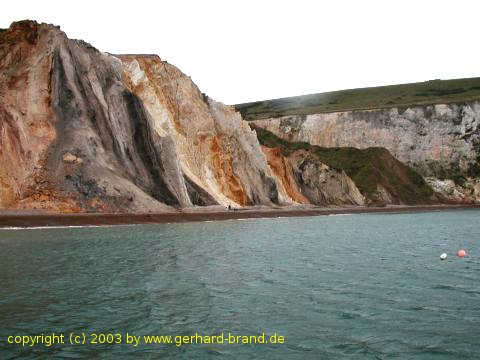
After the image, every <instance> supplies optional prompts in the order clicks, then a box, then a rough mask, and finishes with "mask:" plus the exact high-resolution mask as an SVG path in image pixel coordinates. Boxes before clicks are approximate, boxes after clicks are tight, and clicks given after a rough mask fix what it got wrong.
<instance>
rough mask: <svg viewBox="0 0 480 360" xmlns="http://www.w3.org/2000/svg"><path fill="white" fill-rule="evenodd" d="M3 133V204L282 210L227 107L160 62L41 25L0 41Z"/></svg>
mask: <svg viewBox="0 0 480 360" xmlns="http://www.w3.org/2000/svg"><path fill="white" fill-rule="evenodd" d="M0 136H1V138H0V140H1V146H0V163H1V164H2V166H1V167H0V184H1V187H0V207H1V208H10V209H34V208H37V209H48V210H55V211H163V210H167V209H168V208H169V207H172V206H173V207H178V208H181V207H189V206H192V205H195V204H198V205H210V204H223V205H226V204H231V205H234V206H243V205H247V204H252V205H253V204H264V205H271V204H272V203H278V202H279V194H278V192H277V187H276V181H275V179H274V178H273V177H272V176H271V174H270V169H269V168H268V165H267V161H266V158H265V156H264V155H263V153H262V151H261V149H260V145H259V143H258V141H257V138H256V135H255V133H254V132H253V131H252V130H251V129H250V128H249V126H248V125H247V124H246V123H245V122H244V121H243V120H242V119H241V116H240V115H239V114H238V113H235V111H234V110H233V109H232V108H229V107H226V106H224V105H222V104H220V103H216V102H214V101H212V100H211V99H208V98H207V97H206V96H204V95H203V94H202V93H201V92H200V91H199V90H198V88H197V87H196V86H195V85H194V84H193V82H192V81H191V80H190V78H189V77H187V76H185V75H184V74H183V73H181V72H180V71H179V70H178V69H177V68H175V67H174V66H172V65H170V64H167V63H166V62H164V61H161V60H160V58H159V57H157V56H145V55H138V56H137V55H123V56H114V55H111V54H107V53H101V52H99V51H98V50H96V49H95V48H93V47H92V46H91V45H89V44H87V43H85V42H83V41H77V40H70V39H68V38H67V37H66V35H65V34H64V33H63V32H62V31H60V29H59V28H57V27H54V26H51V25H47V24H38V23H36V22H33V21H22V22H18V23H14V24H12V26H11V27H10V28H9V29H8V30H6V31H3V32H1V33H0ZM280 197H281V195H280Z"/></svg>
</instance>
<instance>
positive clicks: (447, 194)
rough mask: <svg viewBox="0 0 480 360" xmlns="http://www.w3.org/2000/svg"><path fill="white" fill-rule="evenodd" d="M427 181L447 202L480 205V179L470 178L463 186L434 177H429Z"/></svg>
mask: <svg viewBox="0 0 480 360" xmlns="http://www.w3.org/2000/svg"><path fill="white" fill-rule="evenodd" d="M425 180H426V181H427V183H428V184H429V185H430V186H431V188H432V189H433V190H434V191H435V192H436V193H438V194H439V195H440V196H442V197H443V199H444V200H445V201H446V202H451V203H454V204H458V203H463V204H474V203H480V179H472V178H468V179H467V180H465V181H464V182H463V183H462V184H456V183H455V182H454V181H453V180H450V179H445V180H440V179H437V178H434V177H427V178H426V179H425Z"/></svg>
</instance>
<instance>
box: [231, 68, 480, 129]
mask: <svg viewBox="0 0 480 360" xmlns="http://www.w3.org/2000/svg"><path fill="white" fill-rule="evenodd" d="M473 100H480V77H479V78H468V79H455V80H430V81H425V82H420V83H412V84H401V85H389V86H378V87H370V88H363V89H350V90H339V91H332V92H325V93H319V94H310V95H302V96H294V97H288V98H282V99H274V100H264V101H256V102H251V103H245V104H237V105H235V109H236V110H237V111H240V112H241V113H242V116H243V118H244V119H245V120H256V119H265V118H269V117H279V116H284V115H308V114H317V113H325V112H336V111H349V110H369V109H379V108H388V107H407V106H415V105H432V104H442V103H456V102H467V101H473Z"/></svg>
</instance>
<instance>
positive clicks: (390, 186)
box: [252, 124, 433, 204]
mask: <svg viewBox="0 0 480 360" xmlns="http://www.w3.org/2000/svg"><path fill="white" fill-rule="evenodd" d="M252 128H253V129H255V130H256V132H257V137H258V140H259V142H260V144H262V145H263V146H266V147H270V148H272V147H275V148H280V149H281V151H282V154H283V155H284V156H287V157H288V156H289V155H291V154H292V153H293V152H295V151H297V150H308V151H309V152H310V154H313V155H315V156H316V157H317V158H318V159H319V160H320V161H321V162H322V163H324V164H326V165H328V166H330V167H331V168H334V169H339V170H343V171H345V173H346V174H347V175H348V176H349V177H350V178H352V180H353V181H354V182H355V184H356V185H357V187H358V189H359V190H360V191H361V192H362V194H363V195H364V196H365V197H366V198H367V199H369V200H371V201H372V202H375V201H376V200H377V184H380V185H382V186H383V187H384V188H385V189H386V190H387V191H388V192H389V193H390V194H392V195H393V196H394V197H395V198H397V199H398V200H400V201H401V202H402V203H405V204H428V203H431V202H432V200H431V197H432V195H433V190H432V189H431V188H430V187H429V186H428V185H427V184H426V183H425V181H424V180H423V178H422V176H420V175H419V174H418V173H417V172H415V171H414V170H413V169H411V168H410V167H408V166H407V165H405V164H403V163H401V162H400V161H398V160H397V159H395V158H394V157H393V156H392V155H391V154H390V152H389V151H388V150H387V149H385V148H380V147H372V148H367V149H356V148H352V147H342V148H324V147H319V146H312V145H310V144H308V143H303V142H298V143H295V142H288V141H285V140H283V139H280V138H279V137H277V136H276V135H274V134H273V133H271V132H270V131H267V130H265V129H262V128H260V127H258V126H254V125H253V124H252Z"/></svg>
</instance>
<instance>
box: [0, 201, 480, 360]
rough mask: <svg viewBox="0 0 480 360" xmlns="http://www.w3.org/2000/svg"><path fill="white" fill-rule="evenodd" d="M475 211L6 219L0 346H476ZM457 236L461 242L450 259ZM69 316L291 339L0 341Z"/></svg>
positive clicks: (326, 350)
mask: <svg viewBox="0 0 480 360" xmlns="http://www.w3.org/2000/svg"><path fill="white" fill-rule="evenodd" d="M479 219H480V211H478V210H468V211H458V210H456V211H442V212H426V213H415V214H393V215H392V214H361V215H347V216H319V217H308V218H282V219H250V220H244V221H238V220H233V221H219V222H198V223H187V224H159V225H134V226H118V227H96V228H59V229H34V230H32V229H30V230H0V322H1V323H0V358H1V359H10V358H25V359H28V358H45V359H47V358H52V357H58V358H92V357H95V358H99V359H117V358H121V359H123V358H137V357H138V358H140V357H141V358H152V359H157V358H173V359H175V358H178V359H180V358H182V359H183V358H185V359H190V358H210V357H214V358H215V357H216V358H231V359H239V358H240V359H242V358H254V357H257V358H274V359H278V358H288V359H349V358H350V359H387V358H388V359H390V358H402V359H432V358H435V359H459V358H463V359H467V358H471V359H478V358H480V281H479V276H480V250H479V246H480V221H479ZM459 248H465V249H466V250H467V251H468V252H469V254H470V256H469V257H468V258H464V259H459V258H456V257H455V255H454V254H455V252H456V251H457V250H458V249H459ZM442 252H447V253H448V254H449V258H448V260H447V261H440V260H439V255H440V254H441V253H442ZM71 331H75V332H77V331H78V332H87V333H91V332H115V333H125V332H129V333H135V334H137V335H152V334H155V335H163V334H165V335H168V334H174V335H176V334H181V335H190V334H194V333H195V332H198V333H201V334H217V333H220V332H226V333H227V332H231V333H234V334H248V335H254V334H256V335H258V334H261V333H262V332H265V333H266V334H267V335H271V334H273V333H275V332H277V333H279V334H281V335H283V336H285V339H286V341H285V344H283V345H278V344H277V345H273V344H268V345H226V344H223V345H220V344H215V345H205V344H203V345H184V346H182V347H176V346H175V345H140V346H138V347H137V348H132V346H130V345H96V346H93V345H90V346H72V345H55V346H52V347H50V348H45V347H41V346H38V347H33V348H23V349H22V348H21V347H19V346H13V345H8V344H6V337H7V336H8V335H21V334H32V335H33V334H41V333H51V332H59V333H60V332H65V333H68V332H71Z"/></svg>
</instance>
